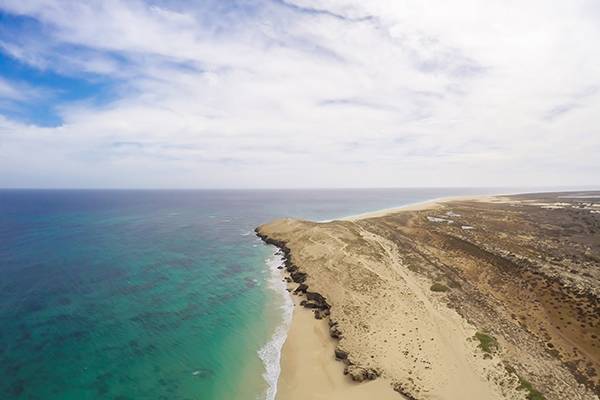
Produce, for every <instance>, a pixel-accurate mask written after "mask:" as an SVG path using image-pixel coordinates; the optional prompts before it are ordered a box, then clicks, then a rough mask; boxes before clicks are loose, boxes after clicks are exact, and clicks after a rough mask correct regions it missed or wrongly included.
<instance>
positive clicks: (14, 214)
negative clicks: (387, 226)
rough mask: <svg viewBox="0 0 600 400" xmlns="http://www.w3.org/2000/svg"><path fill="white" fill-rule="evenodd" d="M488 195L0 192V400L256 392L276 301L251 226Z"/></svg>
mask: <svg viewBox="0 0 600 400" xmlns="http://www.w3.org/2000/svg"><path fill="white" fill-rule="evenodd" d="M493 192H502V190H500V189H380V190H373V189H370V190H279V191H277V190H256V191H251V190H213V191H208V190H207V191H204V190H190V191H186V190H174V191H166V190H165V191H151V190H140V191H127V190H84V191H76V190H0V399H11V400H12V399H44V400H52V399H61V400H85V399H118V400H125V399H169V400H173V399H195V400H199V399H200V400H209V399H210V400H212V399H217V400H236V399H244V400H248V399H250V400H253V399H265V398H267V395H269V396H272V395H273V390H272V386H273V385H274V382H275V380H276V377H277V370H278V369H277V362H278V354H279V353H278V351H279V347H280V346H281V343H282V342H283V337H282V334H284V333H285V331H284V330H283V331H282V329H279V331H278V327H281V324H282V321H283V316H284V314H285V310H284V308H282V307H285V304H286V303H285V297H284V296H285V292H283V291H281V290H277V288H276V286H274V275H273V273H274V271H273V261H271V263H270V264H269V262H267V260H269V259H272V258H273V248H271V247H270V246H266V245H264V244H262V243H261V242H260V241H259V240H258V239H257V238H256V236H255V235H254V233H253V229H254V228H255V227H256V226H257V225H259V224H261V223H264V222H267V221H269V220H272V219H274V218H277V217H288V216H290V217H300V218H306V219H313V220H324V219H333V218H336V217H342V216H347V215H352V214H358V213H362V212H366V211H371V210H376V209H380V208H387V207H393V206H400V205H405V204H409V203H414V202H419V201H423V200H427V199H432V198H437V197H442V196H449V195H465V194H484V193H493ZM275 277H276V279H275V282H276V281H277V279H278V278H277V276H275ZM270 385H271V390H270V391H269V386H270Z"/></svg>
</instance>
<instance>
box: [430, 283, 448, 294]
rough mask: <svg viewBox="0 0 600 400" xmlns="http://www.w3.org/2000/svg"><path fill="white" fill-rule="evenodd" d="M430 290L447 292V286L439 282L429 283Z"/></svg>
mask: <svg viewBox="0 0 600 400" xmlns="http://www.w3.org/2000/svg"><path fill="white" fill-rule="evenodd" d="M430 289H431V291H432V292H447V291H448V290H450V289H448V286H446V285H442V284H441V283H434V284H433V285H431V288H430Z"/></svg>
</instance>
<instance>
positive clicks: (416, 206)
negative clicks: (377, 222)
mask: <svg viewBox="0 0 600 400" xmlns="http://www.w3.org/2000/svg"><path fill="white" fill-rule="evenodd" d="M499 197H502V196H501V195H498V196H490V195H478V196H447V197H440V198H437V199H432V200H427V201H423V202H419V203H411V204H407V205H405V206H400V207H392V208H384V209H382V210H376V211H370V212H366V213H362V214H357V215H349V216H347V217H343V218H340V221H358V220H360V219H366V218H377V217H385V216H386V215H390V214H395V213H398V212H401V211H419V210H430V209H434V208H438V207H439V206H440V205H441V204H442V203H446V202H449V201H492V200H493V199H495V198H499ZM327 222H331V221H327Z"/></svg>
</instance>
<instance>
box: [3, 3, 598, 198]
mask: <svg viewBox="0 0 600 400" xmlns="http://www.w3.org/2000/svg"><path fill="white" fill-rule="evenodd" d="M227 3H228V5H229V6H225V5H223V4H224V3H222V2H218V1H216V2H205V3H203V4H204V5H202V6H194V7H192V6H189V5H188V3H184V5H182V6H178V5H173V6H171V8H168V7H167V6H159V5H146V4H144V3H142V2H118V1H102V2H91V3H81V2H59V1H44V2H41V1H27V0H20V1H18V2H12V1H0V7H2V8H4V9H6V10H7V11H8V12H11V13H17V14H22V15H28V16H31V17H33V18H36V19H38V20H39V21H41V22H42V23H43V25H44V27H45V28H44V29H45V31H44V34H45V35H47V38H48V40H47V43H46V42H44V43H40V42H39V41H38V42H36V41H35V40H32V39H31V38H14V42H15V43H17V44H18V46H17V45H15V43H10V42H9V41H7V40H4V41H3V45H2V46H3V48H4V49H5V51H6V52H8V50H6V49H11V48H12V49H18V50H19V51H18V54H17V53H16V50H15V51H13V52H12V54H13V56H15V57H17V58H19V59H20V60H22V61H23V62H28V63H30V64H31V65H34V66H37V67H38V68H47V69H52V70H56V71H60V72H61V73H65V74H76V73H78V72H81V71H84V72H87V73H94V74H101V75H105V76H108V77H112V78H118V79H121V81H120V83H119V86H118V90H117V93H118V98H116V99H115V100H114V101H112V102H110V103H109V104H105V105H102V106H98V105H94V104H92V103H76V104H73V103H65V104H61V105H60V107H59V109H60V113H61V116H62V118H63V120H64V124H63V125H62V126H60V127H56V128H40V127H35V126H26V125H24V124H20V123H18V122H16V121H10V120H8V119H6V118H4V119H2V120H0V170H2V171H4V172H3V173H2V174H0V184H3V185H19V186H23V185H24V186H38V185H43V186H152V187H154V186H183V187H196V186H205V187H215V186H218V187H220V186H229V187H231V186H234V187H237V186H247V187H256V186H432V185H464V186H466V185H573V184H598V183H600V182H599V177H600V174H599V171H600V157H598V154H600V131H599V129H600V114H599V113H598V110H599V109H600V91H599V90H598V87H600V86H599V85H600V53H599V52H597V51H596V50H595V46H596V44H595V43H594V40H593V39H594V38H596V37H599V34H600V32H599V30H600V28H599V27H600V24H599V22H600V12H599V9H598V7H596V6H595V5H594V4H595V3H594V2H591V1H572V2H568V3H563V4H549V3H548V2H543V1H527V2H518V3H517V2H506V1H489V2H476V1H467V0H464V1H458V2H441V1H440V2H436V4H435V5H434V4H432V3H428V4H427V6H425V5H424V4H422V3H421V2H417V1H397V2H389V1H365V0H362V1H352V0H347V1H341V0H340V1H338V0H329V1H319V2H316V1H295V2H292V1H289V0H288V1H287V2H283V1H282V2H267V1H266V2H265V3H264V4H262V5H260V6H252V7H251V5H249V4H248V3H231V2H227ZM61 46H63V47H61ZM64 46H71V47H75V48H76V50H72V49H71V47H68V48H69V51H65V52H62V53H61V52H58V51H57V49H59V48H64ZM40 60H42V61H43V62H42V61H40ZM42 64H43V66H42ZM6 87H8V88H11V87H12V86H10V83H6ZM3 90H4V89H3V86H2V81H0V94H1V93H3ZM6 90H10V89H6ZM6 90H5V91H6ZM7 93H8V91H7ZM32 155H35V157H33V158H34V159H35V160H33V161H32V160H31V158H32ZM39 171H45V173H44V174H43V175H40V174H39Z"/></svg>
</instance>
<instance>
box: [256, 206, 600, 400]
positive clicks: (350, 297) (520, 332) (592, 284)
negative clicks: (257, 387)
mask: <svg viewBox="0 0 600 400" xmlns="http://www.w3.org/2000/svg"><path fill="white" fill-rule="evenodd" d="M552 201H554V200H552V198H550V199H542V200H540V199H529V198H527V197H519V196H508V197H507V196H502V197H493V198H492V197H489V196H481V197H476V198H462V197H461V198H448V199H436V200H434V201H431V202H426V203H421V204H415V205H411V206H409V207H402V208H399V209H391V210H382V211H377V212H374V213H368V214H363V215H360V216H352V217H348V218H346V219H345V220H340V221H332V222H328V223H315V222H309V221H299V220H292V219H284V220H278V221H274V222H272V223H269V224H266V225H263V226H261V227H259V228H258V229H257V232H258V234H259V236H261V237H262V238H263V239H264V240H266V241H267V242H269V243H271V244H275V245H277V246H279V247H280V248H281V249H283V250H284V253H285V254H286V260H287V261H286V269H285V270H284V273H285V275H286V278H287V280H288V281H289V290H290V291H291V292H294V291H299V293H298V294H292V297H293V300H294V304H295V308H294V313H293V320H292V324H291V328H290V331H289V334H288V337H287V339H286V342H285V344H284V347H283V351H282V359H281V365H282V372H281V376H280V379H279V383H278V392H277V399H279V400H293V399H306V398H311V399H364V398H368V396H371V397H373V398H377V399H388V398H389V399H401V398H408V399H447V400H454V399H465V400H469V399H473V400H475V399H477V400H482V399H484V400H485V399H489V400H495V399H524V400H525V399H533V400H542V399H550V400H551V399H557V400H558V399H564V398H566V397H564V396H565V395H567V393H568V394H569V397H568V398H570V399H581V400H588V399H589V400H595V399H597V398H598V393H597V386H595V385H596V384H595V382H596V381H595V372H594V368H595V365H597V363H598V362H599V358H600V357H599V351H598V348H597V347H596V344H600V343H598V341H597V340H596V339H595V337H597V335H596V334H597V333H599V332H597V331H598V324H597V319H598V315H597V314H596V311H597V310H596V308H595V307H596V306H595V305H594V304H596V303H595V300H594V299H597V297H594V296H597V293H596V292H597V290H598V288H599V285H598V277H597V276H595V275H594V276H591V275H589V272H585V271H588V269H584V270H582V273H583V275H582V277H583V278H584V279H581V278H579V277H576V278H573V277H572V276H569V277H567V276H566V275H565V277H564V279H565V282H564V283H563V284H562V286H561V285H553V286H552V287H551V288H549V286H548V285H549V283H547V282H556V279H557V276H556V273H557V270H556V268H555V269H554V270H553V272H552V273H553V274H554V275H552V277H551V278H547V276H546V274H548V276H550V272H548V271H547V268H548V266H547V265H546V264H544V263H541V262H540V261H539V260H540V259H543V257H542V255H541V250H540V248H541V247H535V246H540V245H541V244H543V245H544V246H550V245H554V244H553V243H554V242H550V241H548V237H546V236H547V233H546V232H543V231H542V230H541V229H542V228H543V229H547V227H548V224H549V223H550V222H553V223H555V224H556V225H557V226H560V224H567V223H568V220H565V218H572V215H570V214H569V215H566V216H565V215H563V214H561V213H563V211H564V210H567V211H569V212H572V210H577V212H580V211H581V213H582V214H581V215H582V216H583V217H585V218H587V219H586V221H587V223H588V224H589V225H590V227H591V229H593V226H594V224H596V217H595V214H593V211H594V210H595V208H593V207H592V208H591V209H590V210H589V211H588V210H586V209H585V208H582V207H581V205H580V204H578V203H577V204H575V203H573V204H570V205H569V204H567V206H565V205H563V206H560V208H557V207H558V206H556V205H555V204H558V203H553V202H552ZM573 202H576V200H573ZM561 204H562V203H561ZM515 209H518V210H519V212H518V213H515V212H514V210H515ZM509 211H510V212H511V213H512V214H510V215H511V218H512V219H514V220H507V219H506V216H505V215H509V214H506V213H508V212H509ZM551 212H554V214H549V213H551ZM565 212H566V211H565ZM532 215H533V217H532ZM550 216H551V217H552V218H553V219H550V218H549V217H550ZM499 218H500V219H499ZM579 218H582V217H579ZM538 219H539V220H540V221H543V223H544V224H545V225H544V226H543V227H541V226H540V225H539V223H538V222H537V221H538ZM486 224H488V225H489V227H488V226H487V225H486ZM497 224H502V230H504V231H506V232H510V231H511V230H515V231H519V233H518V234H517V233H515V236H514V238H513V240H512V241H511V240H510V237H509V239H508V240H507V239H506V238H505V239H504V240H500V239H499V238H498V237H496V236H494V237H488V235H489V234H488V233H486V232H488V231H489V232H494V231H495V230H497V227H498V225H497ZM527 224H529V225H527ZM524 228H527V230H526V232H522V231H523V230H524ZM525 233H526V234H527V236H528V237H527V238H526V239H525V240H522V239H519V238H520V237H523V238H525ZM467 235H469V236H467ZM519 235H520V236H519ZM535 235H538V236H539V237H538V238H537V239H538V241H537V242H534V243H535V246H534V245H532V244H531V243H532V242H531V238H533V237H535ZM505 236H506V235H505ZM502 237H504V236H502ZM565 238H566V239H565V240H567V241H568V240H572V241H573V242H572V243H570V244H569V248H570V249H572V248H575V247H576V246H579V244H578V243H577V240H579V239H578V238H579V236H573V237H572V238H571V239H569V238H568V237H567V236H565ZM520 240H521V241H520ZM586 244H588V243H586ZM593 245H594V246H597V245H598V243H593ZM494 246H496V247H494ZM503 246H505V247H503ZM511 246H512V247H511ZM483 249H485V250H483ZM561 251H564V249H563V248H562V247H561V248H557V249H556V252H557V253H556V254H560V252H561ZM590 251H591V252H592V253H594V252H597V251H598V249H597V247H588V249H587V252H588V253H589V252H590ZM536 252H537V253H536ZM514 253H521V254H526V255H527V256H528V257H534V261H535V262H537V263H538V264H539V265H533V264H532V263H530V262H529V261H528V263H527V264H524V263H523V262H522V261H518V264H514V265H519V266H521V270H518V271H517V270H515V271H513V272H511V274H513V275H514V276H507V275H506V268H507V265H509V264H511V263H515V262H516V261H512V260H513V258H514V256H513V254H514ZM492 254H493V255H492ZM594 254H595V253H594ZM545 256H546V255H544V257H545ZM519 257H525V256H519ZM572 257H575V256H572ZM554 259H558V258H557V257H554ZM554 259H553V260H554ZM518 260H520V259H518ZM590 260H591V261H590V263H588V264H585V265H583V264H582V265H580V268H589V267H590V266H592V265H593V264H594V263H595V261H594V260H595V258H593V257H592V258H590ZM554 262H555V263H556V261H554ZM563 263H564V270H570V271H571V273H570V274H571V275H573V273H575V272H574V271H575V270H574V269H573V268H574V266H573V265H572V264H571V262H570V261H569V260H567V259H565V261H564V262H563ZM511 265H512V264H511ZM523 266H526V268H525V267H523ZM511 268H512V267H511ZM559 272H560V271H559ZM588 275H589V276H591V278H588ZM532 277H533V278H532ZM561 278H562V276H561ZM498 279H500V281H499V280H498ZM548 279H552V280H548ZM568 279H571V280H572V281H568ZM503 280H504V281H507V282H505V283H503V284H502V285H500V286H498V285H497V282H502V281H503ZM523 281H526V282H528V283H527V285H528V286H529V289H527V290H526V291H525V292H523V289H521V286H522V284H521V282H523ZM538 281H539V282H538ZM540 282H541V283H540ZM569 282H570V283H569ZM575 286H576V287H577V288H578V290H582V288H584V289H585V290H586V293H587V294H586V296H587V297H585V298H582V297H577V296H580V295H577V294H573V293H574V292H572V288H573V287H575ZM303 292H306V294H303ZM528 293H530V294H531V293H533V294H534V295H535V296H534V298H532V299H529V298H526V297H524V296H527V294H528ZM557 296H558V297H561V298H562V299H563V300H562V301H563V302H564V304H563V306H564V311H565V312H568V313H569V317H570V318H574V322H575V323H578V324H579V325H574V324H571V322H568V323H569V325H565V326H566V327H568V329H573V327H578V326H581V327H585V326H586V325H585V324H590V325H589V326H590V328H592V329H591V331H590V330H589V329H588V328H585V329H583V328H580V330H576V331H572V332H571V331H565V330H564V329H567V328H563V330H562V333H561V331H559V329H560V326H559V325H558V322H554V320H553V317H549V316H548V315H549V314H548V312H549V309H548V311H543V310H545V309H546V308H545V307H556V306H555V305H554V306H553V305H552V304H555V303H552V301H553V300H552V299H554V298H558V297H557ZM515 299H518V300H517V301H515ZM545 299H548V302H549V303H548V304H546V303H544V301H545ZM586 299H587V300H586ZM532 306H533V307H534V308H535V310H537V309H538V307H539V308H541V310H540V312H539V313H537V314H535V315H534V314H531V312H530V311H531V310H530V309H531V307H532ZM576 310H579V311H576ZM521 315H522V316H521ZM594 315H595V317H594ZM316 317H318V319H317V318H316ZM524 318H527V319H528V320H530V321H534V320H535V321H537V322H535V324H536V325H531V324H527V323H523V322H520V321H523V320H524ZM562 320H563V317H561V321H562ZM557 321H558V319H557ZM594 321H596V322H594ZM531 323H533V322H531ZM538 324H539V325H538ZM551 325H555V326H556V327H555V328H554V326H553V329H554V330H550V326H551ZM533 326H535V328H534V327H533ZM557 332H558V333H557ZM590 332H591V333H590ZM565 335H568V337H567V336H565ZM590 335H591V336H590ZM574 339H575V340H577V341H578V343H580V344H579V345H578V348H577V350H573V349H568V346H569V344H571V343H573V340H574ZM540 340H541V341H542V346H540V344H539V343H540ZM544 342H547V343H549V344H548V345H543V343H544ZM548 348H550V349H551V350H552V352H550V353H549V352H548ZM336 355H337V356H339V357H337V358H338V359H337V360H336ZM568 357H572V358H568ZM569 359H573V360H580V361H574V362H576V364H569V363H568V362H564V361H566V360H569ZM579 363H581V364H579ZM572 365H587V366H588V367H587V368H588V369H587V370H585V369H582V370H580V369H577V368H576V367H575V368H573V367H572ZM586 371H587V372H586ZM587 373H589V374H587ZM586 374H587V375H586ZM581 382H585V384H582V383H581ZM538 389H539V390H538Z"/></svg>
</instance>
